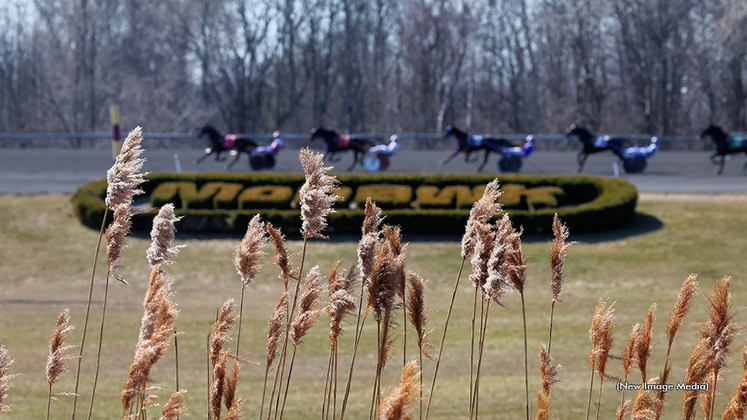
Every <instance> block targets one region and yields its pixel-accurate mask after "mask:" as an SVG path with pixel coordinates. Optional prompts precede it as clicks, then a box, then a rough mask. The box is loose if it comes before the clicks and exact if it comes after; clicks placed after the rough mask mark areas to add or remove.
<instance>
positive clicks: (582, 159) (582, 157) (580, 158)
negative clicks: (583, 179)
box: [576, 151, 589, 174]
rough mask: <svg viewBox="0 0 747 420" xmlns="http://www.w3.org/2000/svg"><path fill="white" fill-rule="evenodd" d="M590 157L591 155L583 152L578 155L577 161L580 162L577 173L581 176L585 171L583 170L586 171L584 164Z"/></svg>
mask: <svg viewBox="0 0 747 420" xmlns="http://www.w3.org/2000/svg"><path fill="white" fill-rule="evenodd" d="M588 156H589V155H587V154H586V153H584V152H583V151H581V152H580V153H579V154H578V157H577V158H576V160H577V161H578V171H577V172H576V173H579V174H580V173H581V171H583V170H584V163H586V158H587V157H588Z"/></svg>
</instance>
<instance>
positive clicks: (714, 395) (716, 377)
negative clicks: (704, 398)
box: [709, 367, 718, 420]
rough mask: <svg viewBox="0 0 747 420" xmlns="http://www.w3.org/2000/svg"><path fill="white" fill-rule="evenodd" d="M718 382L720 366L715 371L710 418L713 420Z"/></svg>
mask: <svg viewBox="0 0 747 420" xmlns="http://www.w3.org/2000/svg"><path fill="white" fill-rule="evenodd" d="M716 382H718V367H716V371H715V372H714V373H713V391H712V392H713V398H711V417H710V419H709V420H713V410H714V409H715V408H716ZM709 391H710V390H709Z"/></svg>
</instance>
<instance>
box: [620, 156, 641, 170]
mask: <svg viewBox="0 0 747 420" xmlns="http://www.w3.org/2000/svg"><path fill="white" fill-rule="evenodd" d="M623 168H624V169H625V173H628V174H638V173H641V172H643V170H644V169H646V158H645V157H643V156H641V155H635V156H631V157H629V158H626V159H625V160H623Z"/></svg>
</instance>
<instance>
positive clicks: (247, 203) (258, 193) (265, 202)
mask: <svg viewBox="0 0 747 420" xmlns="http://www.w3.org/2000/svg"><path fill="white" fill-rule="evenodd" d="M292 198H293V190H292V189H291V188H290V187H287V186H285V185H265V186H257V187H249V188H247V189H245V190H244V191H242V192H241V194H239V198H238V204H239V208H240V209H289V208H290V204H291V199H292Z"/></svg>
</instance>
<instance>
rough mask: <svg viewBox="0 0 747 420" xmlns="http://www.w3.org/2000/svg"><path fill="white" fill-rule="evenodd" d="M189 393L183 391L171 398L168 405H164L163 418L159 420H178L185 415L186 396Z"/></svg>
mask: <svg viewBox="0 0 747 420" xmlns="http://www.w3.org/2000/svg"><path fill="white" fill-rule="evenodd" d="M186 392H187V390H185V389H181V390H179V391H177V392H175V393H173V394H171V397H169V400H168V401H166V404H164V405H163V409H162V410H161V417H159V418H158V420H177V419H178V418H179V416H181V415H182V414H184V406H183V405H182V404H184V394H185V393H186Z"/></svg>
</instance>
